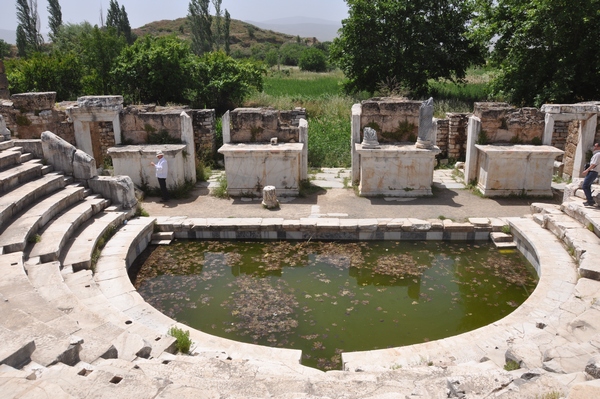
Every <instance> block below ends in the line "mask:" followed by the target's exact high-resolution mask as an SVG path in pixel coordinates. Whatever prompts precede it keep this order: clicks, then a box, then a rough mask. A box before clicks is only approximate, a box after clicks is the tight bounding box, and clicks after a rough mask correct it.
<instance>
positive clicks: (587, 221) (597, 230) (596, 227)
mask: <svg viewBox="0 0 600 399" xmlns="http://www.w3.org/2000/svg"><path fill="white" fill-rule="evenodd" d="M560 209H561V210H562V211H563V212H564V213H565V214H567V215H569V216H570V217H572V218H573V219H575V220H577V221H578V222H579V223H581V225H582V226H585V227H586V228H588V229H589V230H590V231H593V232H594V234H596V236H598V237H599V238H600V208H588V207H585V206H583V204H582V202H580V201H568V202H563V203H562V205H561V207H560Z"/></svg>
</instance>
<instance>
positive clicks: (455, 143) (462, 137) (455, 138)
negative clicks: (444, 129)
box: [446, 113, 469, 161]
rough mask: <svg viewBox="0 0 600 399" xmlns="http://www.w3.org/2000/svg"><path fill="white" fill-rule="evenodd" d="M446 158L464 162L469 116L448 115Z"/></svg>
mask: <svg viewBox="0 0 600 399" xmlns="http://www.w3.org/2000/svg"><path fill="white" fill-rule="evenodd" d="M446 116H447V117H448V125H449V129H448V144H447V146H448V158H450V159H455V160H461V161H462V160H464V159H465V157H466V153H467V126H468V124H469V114H459V113H448V114H446Z"/></svg>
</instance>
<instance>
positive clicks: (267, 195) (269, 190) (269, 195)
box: [262, 186, 279, 209]
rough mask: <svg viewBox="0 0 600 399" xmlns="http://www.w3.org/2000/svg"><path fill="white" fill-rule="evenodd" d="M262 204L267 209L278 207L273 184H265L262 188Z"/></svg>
mask: <svg viewBox="0 0 600 399" xmlns="http://www.w3.org/2000/svg"><path fill="white" fill-rule="evenodd" d="M262 204H263V206H264V207H265V208H267V209H273V208H279V201H277V190H276V189H275V186H265V187H264V188H263V201H262Z"/></svg>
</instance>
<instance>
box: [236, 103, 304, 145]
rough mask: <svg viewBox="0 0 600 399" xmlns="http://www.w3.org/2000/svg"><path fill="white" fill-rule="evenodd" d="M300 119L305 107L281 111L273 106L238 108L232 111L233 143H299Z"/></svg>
mask: <svg viewBox="0 0 600 399" xmlns="http://www.w3.org/2000/svg"><path fill="white" fill-rule="evenodd" d="M300 119H306V110H305V109H304V108H295V109H293V110H289V111H279V110H276V109H273V108H236V109H234V110H233V111H231V112H230V124H231V130H230V132H231V143H268V142H269V141H270V140H271V139H272V138H274V137H276V138H277V141H278V142H280V143H298V142H299V140H300V139H299V127H298V124H299V123H300Z"/></svg>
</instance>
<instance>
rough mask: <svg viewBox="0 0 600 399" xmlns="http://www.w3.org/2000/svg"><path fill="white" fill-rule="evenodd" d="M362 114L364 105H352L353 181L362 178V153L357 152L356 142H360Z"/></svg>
mask: <svg viewBox="0 0 600 399" xmlns="http://www.w3.org/2000/svg"><path fill="white" fill-rule="evenodd" d="M361 114H362V105H360V104H354V105H353V106H352V122H351V143H350V144H351V152H352V183H354V182H357V181H359V180H360V155H358V152H356V149H355V146H354V144H359V143H360V116H361Z"/></svg>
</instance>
